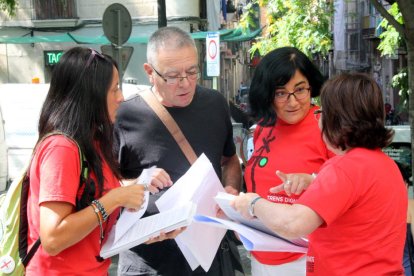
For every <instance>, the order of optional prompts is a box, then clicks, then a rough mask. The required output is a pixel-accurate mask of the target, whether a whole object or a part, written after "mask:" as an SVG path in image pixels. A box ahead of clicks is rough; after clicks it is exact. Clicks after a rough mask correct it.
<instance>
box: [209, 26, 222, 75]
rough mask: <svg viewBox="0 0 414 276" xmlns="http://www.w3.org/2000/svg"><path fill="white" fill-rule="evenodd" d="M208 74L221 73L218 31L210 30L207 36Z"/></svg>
mask: <svg viewBox="0 0 414 276" xmlns="http://www.w3.org/2000/svg"><path fill="white" fill-rule="evenodd" d="M206 55H207V57H206V61H207V76H209V77H218V76H219V75H220V35H219V33H218V32H209V33H207V36H206Z"/></svg>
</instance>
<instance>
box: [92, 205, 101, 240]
mask: <svg viewBox="0 0 414 276" xmlns="http://www.w3.org/2000/svg"><path fill="white" fill-rule="evenodd" d="M91 207H92V208H93V212H94V213H95V214H96V217H97V218H98V223H99V231H100V234H101V235H100V240H99V243H101V242H102V240H103V239H104V233H103V226H102V216H101V212H100V211H99V208H98V207H97V206H96V204H95V203H93V202H92V203H91Z"/></svg>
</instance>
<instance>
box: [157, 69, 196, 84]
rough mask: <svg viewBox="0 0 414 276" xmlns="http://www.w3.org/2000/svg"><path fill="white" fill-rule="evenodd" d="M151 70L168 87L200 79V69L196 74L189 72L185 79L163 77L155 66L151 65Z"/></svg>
mask: <svg viewBox="0 0 414 276" xmlns="http://www.w3.org/2000/svg"><path fill="white" fill-rule="evenodd" d="M151 68H152V69H153V70H154V72H155V73H156V74H157V75H158V76H159V77H160V78H162V79H163V80H164V81H165V82H166V83H167V84H168V85H177V84H178V83H179V82H182V81H183V80H184V79H187V80H188V81H194V80H198V79H199V78H200V72H199V70H198V68H197V69H196V71H195V72H187V76H185V77H181V76H179V77H169V76H163V75H161V74H160V73H159V72H158V71H157V70H155V68H154V66H152V65H151Z"/></svg>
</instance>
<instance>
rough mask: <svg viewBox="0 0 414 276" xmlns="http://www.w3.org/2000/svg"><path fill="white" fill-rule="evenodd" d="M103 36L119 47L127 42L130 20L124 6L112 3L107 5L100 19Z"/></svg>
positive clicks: (130, 28) (129, 32)
mask: <svg viewBox="0 0 414 276" xmlns="http://www.w3.org/2000/svg"><path fill="white" fill-rule="evenodd" d="M102 27H103V31H104V34H105V36H106V37H107V38H108V40H109V41H111V42H112V43H113V44H115V45H118V46H121V45H122V44H124V43H125V42H127V41H128V38H129V37H130V35H131V31H132V20H131V15H130V14H129V12H128V10H127V8H125V6H123V5H121V4H118V3H114V4H111V5H109V6H108V7H107V8H106V10H105V12H104V15H103V18H102Z"/></svg>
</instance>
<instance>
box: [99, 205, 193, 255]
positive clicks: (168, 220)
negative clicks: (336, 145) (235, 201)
mask: <svg viewBox="0 0 414 276" xmlns="http://www.w3.org/2000/svg"><path fill="white" fill-rule="evenodd" d="M195 211H196V206H195V204H193V203H191V202H186V203H184V204H182V205H180V206H176V207H175V208H172V209H170V210H168V211H165V212H162V213H158V214H156V215H152V216H149V217H145V218H142V219H140V220H138V221H137V222H136V223H135V224H134V225H133V226H132V227H131V228H130V229H129V230H128V231H127V232H126V233H125V234H124V235H123V236H122V237H121V238H120V239H119V240H118V241H116V242H115V227H114V228H113V229H112V230H111V232H110V233H109V236H108V239H107V241H106V242H105V244H104V245H103V247H102V249H101V252H100V255H101V257H102V258H109V257H111V256H113V255H116V254H118V253H119V252H121V251H124V250H127V249H129V248H132V247H134V246H137V245H139V244H141V243H143V242H146V241H147V240H148V239H150V238H152V237H156V236H158V235H159V234H160V233H161V232H170V231H172V230H174V229H177V228H180V227H184V226H187V225H189V224H190V223H191V221H192V219H193V216H194V215H195Z"/></svg>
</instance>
